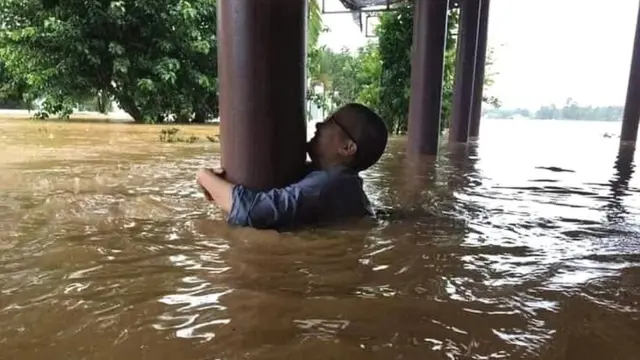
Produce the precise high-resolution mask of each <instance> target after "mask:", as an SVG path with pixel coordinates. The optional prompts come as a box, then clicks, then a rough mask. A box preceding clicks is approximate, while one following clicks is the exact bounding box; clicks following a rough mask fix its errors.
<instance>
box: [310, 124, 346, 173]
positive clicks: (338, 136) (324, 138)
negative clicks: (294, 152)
mask: <svg viewBox="0 0 640 360" xmlns="http://www.w3.org/2000/svg"><path fill="white" fill-rule="evenodd" d="M348 141H349V140H348V139H347V138H346V136H345V134H344V133H343V131H342V129H341V128H340V126H338V124H336V123H335V119H334V117H333V116H330V117H328V118H327V119H326V120H325V121H323V122H321V123H318V124H316V132H315V134H314V136H313V138H312V139H311V140H310V141H309V144H308V148H309V157H310V158H311V160H312V161H313V162H314V163H315V164H317V165H320V164H323V163H327V162H333V161H335V159H336V158H338V157H339V156H342V152H343V149H344V148H345V146H346V145H347V142H348Z"/></svg>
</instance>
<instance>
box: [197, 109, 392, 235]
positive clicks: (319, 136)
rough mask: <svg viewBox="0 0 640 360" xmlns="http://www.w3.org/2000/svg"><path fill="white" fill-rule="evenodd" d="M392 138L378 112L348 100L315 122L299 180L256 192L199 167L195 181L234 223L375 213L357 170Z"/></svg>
mask: <svg viewBox="0 0 640 360" xmlns="http://www.w3.org/2000/svg"><path fill="white" fill-rule="evenodd" d="M387 137H388V132H387V128H386V126H385V124H384V122H383V121H382V119H381V118H380V117H379V116H378V115H377V114H376V113H375V112H373V111H372V110H371V109H369V108H368V107H366V106H364V105H360V104H347V105H345V106H343V107H341V108H340V109H338V110H337V111H336V112H335V113H333V114H332V115H331V116H329V117H328V118H327V119H326V120H325V121H324V122H322V123H319V124H317V125H316V133H315V135H314V137H313V138H312V139H311V141H309V143H308V152H309V157H310V158H311V161H312V164H311V165H312V171H311V172H309V173H308V174H307V175H306V176H305V177H304V178H303V179H302V180H300V181H299V182H297V183H294V184H292V185H289V186H287V187H284V188H280V189H272V190H268V191H254V190H251V189H248V188H246V187H245V186H243V185H239V184H233V183H231V182H229V181H227V180H225V179H224V177H223V172H221V171H217V172H216V171H214V170H211V169H202V170H200V171H199V172H198V173H197V175H196V181H197V183H198V185H199V186H200V187H201V188H202V189H203V191H204V192H205V196H206V197H207V199H208V200H210V201H212V202H214V203H215V204H217V205H218V206H219V207H220V208H221V209H222V210H224V211H225V212H227V213H228V214H229V217H228V223H229V224H231V225H239V226H250V227H255V228H262V229H265V228H271V229H277V228H284V227H287V228H291V227H298V226H303V225H311V224H323V223H331V222H335V221H340V220H346V219H353V218H362V217H365V216H367V215H369V216H372V215H373V211H372V209H371V205H370V203H369V199H368V198H367V195H366V194H365V193H364V190H363V189H362V179H361V178H360V177H359V175H358V173H359V172H360V171H363V170H366V169H368V168H369V167H370V166H372V165H373V164H375V163H376V162H377V161H378V160H379V159H380V156H382V153H383V152H384V150H385V147H386V145H387Z"/></svg>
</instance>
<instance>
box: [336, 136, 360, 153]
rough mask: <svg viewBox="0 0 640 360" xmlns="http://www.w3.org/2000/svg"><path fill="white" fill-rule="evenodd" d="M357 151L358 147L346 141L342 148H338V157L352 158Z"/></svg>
mask: <svg viewBox="0 0 640 360" xmlns="http://www.w3.org/2000/svg"><path fill="white" fill-rule="evenodd" d="M356 151H358V145H357V144H356V143H354V142H353V141H351V140H349V141H347V142H346V143H345V144H344V146H343V147H341V148H340V155H342V156H353V155H354V154H355V153H356Z"/></svg>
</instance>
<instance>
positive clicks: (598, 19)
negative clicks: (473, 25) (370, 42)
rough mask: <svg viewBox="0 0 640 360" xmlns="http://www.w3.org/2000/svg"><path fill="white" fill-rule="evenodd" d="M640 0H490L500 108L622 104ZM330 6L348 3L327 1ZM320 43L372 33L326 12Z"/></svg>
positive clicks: (349, 43) (336, 43) (494, 91)
mask: <svg viewBox="0 0 640 360" xmlns="http://www.w3.org/2000/svg"><path fill="white" fill-rule="evenodd" d="M638 3H639V1H638V0H608V1H601V0H491V8H490V14H489V17H490V18H489V35H488V37H489V39H488V46H489V48H491V49H493V59H494V64H493V66H492V67H491V68H490V69H488V71H489V72H492V73H495V74H496V75H494V80H495V83H494V84H493V86H492V87H491V89H490V90H489V91H488V95H493V96H496V97H498V98H499V99H500V101H501V102H502V104H503V107H528V108H534V109H535V108H538V107H539V106H540V105H542V104H550V103H556V104H559V105H562V104H564V102H565V100H566V99H567V98H568V97H572V98H573V99H574V100H576V101H577V102H579V103H581V104H585V105H586V104H591V105H623V104H624V101H625V95H626V90H627V82H628V76H629V66H630V63H631V52H632V48H633V39H634V32H635V24H636V19H637V14H638ZM325 5H326V10H329V11H332V10H343V8H342V5H341V4H340V2H339V1H338V0H325ZM323 21H324V23H325V25H326V26H327V27H329V29H330V32H329V33H326V34H323V35H322V36H321V39H320V42H321V43H322V44H324V45H327V46H329V47H331V48H333V49H340V48H341V47H343V46H346V47H349V48H352V49H355V48H357V47H359V46H362V45H363V44H365V43H366V41H367V39H366V37H365V36H364V34H363V33H362V32H361V31H360V28H359V27H358V26H357V25H356V24H355V22H354V21H353V18H352V17H351V15H350V14H325V15H323Z"/></svg>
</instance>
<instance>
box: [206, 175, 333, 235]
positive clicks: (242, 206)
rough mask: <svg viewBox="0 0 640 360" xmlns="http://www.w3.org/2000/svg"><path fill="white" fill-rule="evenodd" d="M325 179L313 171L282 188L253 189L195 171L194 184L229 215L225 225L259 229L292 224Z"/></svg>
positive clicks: (311, 205) (305, 213)
mask: <svg viewBox="0 0 640 360" xmlns="http://www.w3.org/2000/svg"><path fill="white" fill-rule="evenodd" d="M325 180H326V175H324V174H317V175H315V176H313V175H312V176H309V177H306V178H304V179H303V180H301V181H300V182H297V183H295V184H292V185H289V186H287V187H284V188H280V189H271V190H268V191H254V190H252V189H249V188H247V187H245V186H242V185H236V184H233V183H230V182H228V181H226V180H224V179H222V178H221V177H219V176H217V175H216V174H214V173H212V172H211V171H204V172H202V171H201V172H199V173H198V183H199V184H200V185H201V186H202V187H203V188H204V189H205V190H206V191H207V192H209V194H210V195H211V198H212V199H213V201H214V202H215V203H216V204H218V205H219V206H220V207H221V208H222V209H223V210H224V211H226V212H227V213H228V214H229V217H228V223H229V224H231V225H238V226H250V227H254V228H263V229H264V228H278V227H282V226H289V225H295V223H296V222H297V220H298V217H299V216H300V215H302V216H309V215H310V213H311V212H313V209H314V208H315V207H316V205H317V204H316V202H317V200H318V198H319V194H320V190H321V188H322V186H323V184H324V181H325ZM301 213H302V214H301Z"/></svg>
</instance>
